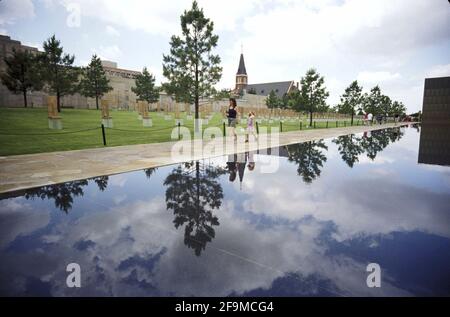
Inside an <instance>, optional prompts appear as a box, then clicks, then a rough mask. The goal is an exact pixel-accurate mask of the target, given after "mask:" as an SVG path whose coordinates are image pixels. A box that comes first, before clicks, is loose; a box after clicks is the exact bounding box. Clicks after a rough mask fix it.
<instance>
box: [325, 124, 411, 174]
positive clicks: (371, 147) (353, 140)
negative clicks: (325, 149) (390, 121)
mask: <svg viewBox="0 0 450 317" xmlns="http://www.w3.org/2000/svg"><path fill="white" fill-rule="evenodd" d="M403 134H404V132H403V131H402V129H401V128H400V127H398V128H390V129H385V130H376V131H372V132H371V133H370V134H367V133H365V134H364V135H363V136H362V137H356V136H355V135H353V134H350V135H345V136H340V137H337V138H336V139H334V140H333V143H336V145H337V146H338V151H339V154H341V157H342V160H343V161H344V162H345V163H347V165H348V166H349V167H353V166H354V164H355V163H356V162H358V161H359V155H361V154H363V153H365V154H366V155H367V157H368V158H370V159H371V160H374V159H375V158H376V157H377V155H378V153H380V152H381V151H383V150H384V149H385V148H386V147H387V146H388V145H389V144H390V143H394V142H397V141H399V140H400V139H401V138H402V136H403Z"/></svg>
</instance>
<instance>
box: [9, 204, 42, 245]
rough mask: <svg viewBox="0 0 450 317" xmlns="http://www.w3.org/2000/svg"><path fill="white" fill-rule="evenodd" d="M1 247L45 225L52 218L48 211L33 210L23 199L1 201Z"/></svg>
mask: <svg viewBox="0 0 450 317" xmlns="http://www.w3.org/2000/svg"><path fill="white" fill-rule="evenodd" d="M0 220H1V221H0V249H2V248H4V247H5V246H7V245H8V244H9V243H10V242H12V241H14V240H15V239H16V238H17V237H18V236H26V235H29V234H31V233H32V232H34V231H36V230H37V229H40V228H42V227H45V226H46V225H47V224H48V223H49V220H50V213H49V212H48V211H45V212H39V211H36V210H33V209H32V208H31V206H30V205H29V204H27V203H23V202H22V199H20V198H15V199H9V200H1V201H0Z"/></svg>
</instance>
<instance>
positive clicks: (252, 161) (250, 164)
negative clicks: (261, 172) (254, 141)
mask: <svg viewBox="0 0 450 317" xmlns="http://www.w3.org/2000/svg"><path fill="white" fill-rule="evenodd" d="M253 153H254V152H253V151H252V152H248V153H247V161H248V165H247V167H248V170H249V171H253V170H254V169H255V159H254V157H253Z"/></svg>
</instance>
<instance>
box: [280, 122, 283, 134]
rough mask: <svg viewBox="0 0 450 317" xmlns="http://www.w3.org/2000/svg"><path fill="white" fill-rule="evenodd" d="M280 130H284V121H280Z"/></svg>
mask: <svg viewBox="0 0 450 317" xmlns="http://www.w3.org/2000/svg"><path fill="white" fill-rule="evenodd" d="M280 132H283V122H282V121H280Z"/></svg>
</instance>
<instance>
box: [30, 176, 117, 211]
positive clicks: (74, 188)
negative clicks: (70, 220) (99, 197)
mask: <svg viewBox="0 0 450 317" xmlns="http://www.w3.org/2000/svg"><path fill="white" fill-rule="evenodd" d="M89 180H93V181H94V182H95V183H96V184H97V186H98V189H99V190H100V191H105V190H106V188H107V187H108V180H109V177H108V176H100V177H94V178H91V179H89ZM89 180H87V179H84V180H80V181H73V182H67V183H62V184H55V185H48V186H43V187H38V188H31V189H27V190H26V191H25V195H24V197H25V198H26V199H34V198H40V199H42V200H44V199H47V200H53V201H54V202H55V207H56V208H59V209H60V210H62V211H64V212H65V213H66V214H67V213H68V212H69V211H70V209H72V205H73V199H74V198H75V197H82V196H83V195H84V191H83V188H84V187H85V186H87V185H88V181H89Z"/></svg>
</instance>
